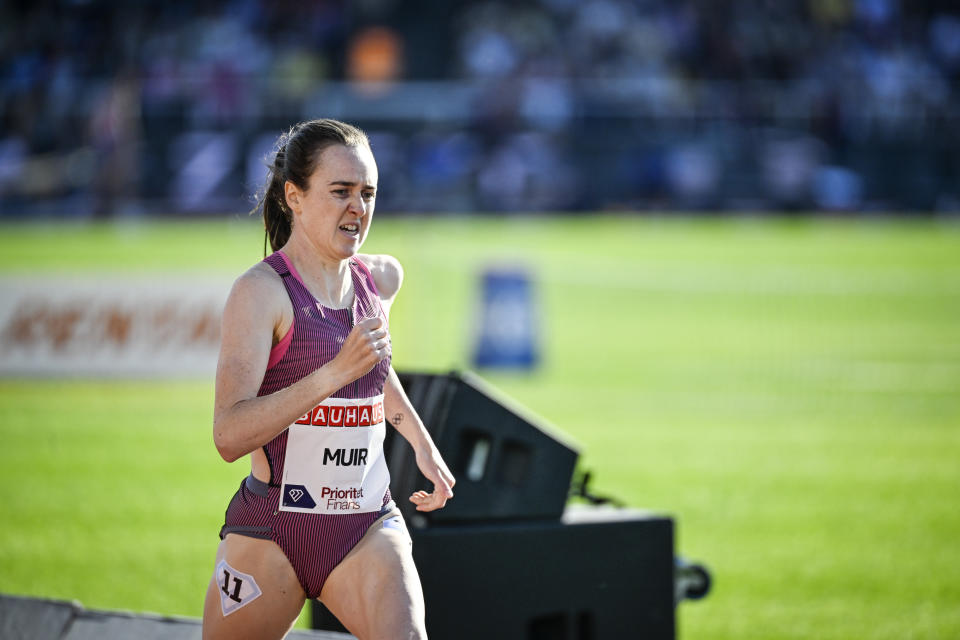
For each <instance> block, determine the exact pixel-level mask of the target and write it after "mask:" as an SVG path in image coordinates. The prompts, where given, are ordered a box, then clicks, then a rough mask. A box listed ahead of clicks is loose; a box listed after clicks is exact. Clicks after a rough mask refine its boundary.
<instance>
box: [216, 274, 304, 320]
mask: <svg viewBox="0 0 960 640" xmlns="http://www.w3.org/2000/svg"><path fill="white" fill-rule="evenodd" d="M287 306H289V303H288V298H287V295H286V289H285V288H284V286H283V281H281V280H280V276H278V275H277V273H276V272H275V271H274V270H273V269H271V268H270V267H269V266H268V265H266V264H264V263H262V262H261V263H258V264H255V265H254V266H252V267H250V268H249V269H247V270H246V271H245V272H244V273H243V274H242V275H241V276H240V277H239V278H237V279H236V281H234V283H233V287H232V288H231V289H230V295H229V297H228V298H227V304H226V307H225V308H224V320H229V319H230V317H231V316H235V315H238V316H247V317H249V318H251V319H254V318H256V319H259V320H260V321H264V320H268V321H269V322H270V323H272V324H274V325H277V324H278V323H279V321H280V320H281V318H282V316H283V312H284V310H285V308H286V307H287Z"/></svg>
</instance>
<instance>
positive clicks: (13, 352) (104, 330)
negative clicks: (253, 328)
mask: <svg viewBox="0 0 960 640" xmlns="http://www.w3.org/2000/svg"><path fill="white" fill-rule="evenodd" d="M231 284H232V279H192V278H189V277H187V276H182V275H181V276H176V277H162V276H149V277H146V276H138V277H126V278H123V277H116V276H104V277H97V276H93V275H91V276H85V277H83V278H79V277H78V278H52V277H43V278H35V277H23V278H14V277H9V276H6V277H4V278H0V375H4V376H104V377H127V376H133V377H151V376H163V377H170V376H174V377H180V376H182V377H212V376H213V374H214V372H215V369H216V362H217V353H218V350H219V346H220V317H221V313H222V310H223V304H224V302H225V301H226V297H227V294H228V293H229V291H230V286H231Z"/></svg>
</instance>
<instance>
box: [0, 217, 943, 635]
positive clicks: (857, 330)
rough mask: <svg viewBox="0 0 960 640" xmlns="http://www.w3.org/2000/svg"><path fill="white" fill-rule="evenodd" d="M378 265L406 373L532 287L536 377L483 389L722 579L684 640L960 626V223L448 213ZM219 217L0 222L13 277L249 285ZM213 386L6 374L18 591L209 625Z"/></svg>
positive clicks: (374, 241) (242, 223)
mask: <svg viewBox="0 0 960 640" xmlns="http://www.w3.org/2000/svg"><path fill="white" fill-rule="evenodd" d="M365 250H366V251H369V252H386V253H392V254H394V255H396V256H397V257H399V258H400V260H401V261H402V262H403V264H404V266H405V269H406V280H405V284H404V287H403V290H402V293H401V296H400V297H399V298H398V301H397V303H396V305H395V306H394V310H393V312H392V318H391V331H392V334H393V338H394V363H395V366H396V368H398V369H401V370H402V369H408V370H428V371H446V370H450V369H459V368H464V367H467V366H469V360H470V346H471V337H472V334H473V330H474V326H475V316H476V312H477V309H476V305H477V301H478V289H477V285H478V274H479V273H480V271H481V270H482V269H483V268H485V267H487V266H491V265H502V264H513V265H519V266H522V267H524V268H527V269H528V270H529V271H530V272H531V273H532V274H533V275H534V277H535V281H536V284H537V295H538V303H539V305H538V306H539V309H540V321H541V327H542V335H541V340H542V345H543V354H544V358H543V364H542V366H541V367H540V368H539V369H538V370H537V371H536V372H534V373H532V374H529V375H523V374H506V373H494V372H484V373H483V375H484V377H486V378H487V379H488V380H490V381H491V382H492V383H493V384H494V385H495V386H497V387H499V388H501V389H502V390H503V391H505V392H506V393H507V394H508V395H510V396H512V397H513V398H514V399H515V400H517V401H518V402H520V403H521V404H524V405H526V406H527V407H529V408H530V409H532V410H533V411H534V412H536V413H538V414H540V415H542V416H543V417H545V418H546V419H547V420H549V421H550V422H552V423H553V424H554V425H556V426H557V427H558V428H560V429H561V430H562V431H564V432H566V433H567V434H569V435H571V436H572V437H573V438H574V440H575V441H577V442H578V443H579V444H580V446H581V447H582V453H583V455H582V456H581V466H582V467H583V468H584V469H589V470H591V471H592V472H593V474H594V478H595V480H594V486H593V489H594V490H595V491H596V492H597V493H600V494H610V495H614V496H616V497H619V498H620V499H622V500H623V501H625V502H626V503H628V504H629V505H631V506H637V507H642V508H648V509H653V510H656V511H662V512H666V513H669V514H671V515H673V516H674V517H675V518H676V524H677V529H678V535H677V549H678V551H679V552H680V553H682V554H684V555H687V556H689V557H691V558H695V559H699V560H702V561H704V562H705V563H706V564H707V565H708V566H709V567H710V568H711V570H712V571H713V574H714V579H715V584H714V591H713V592H712V593H711V594H710V595H709V596H708V597H707V598H706V599H705V600H703V601H699V602H688V603H683V604H682V605H681V606H680V607H679V610H678V611H679V615H678V622H679V627H680V637H681V638H687V639H690V638H697V639H701V638H705V639H727V638H729V639H733V638H737V639H743V638H757V639H760V638H836V639H837V640H840V639H848V638H889V639H894V638H896V639H901V638H952V637H960V606H958V604H960V546H958V545H957V544H956V540H957V538H958V535H960V510H958V509H957V500H956V498H955V493H956V489H957V487H958V486H960V465H958V463H957V461H958V460H960V331H958V329H960V226H958V225H957V224H956V223H950V222H942V221H935V220H909V219H888V220H883V219H881V220H851V219H824V218H821V219H806V218H789V219H787V218H764V219H758V218H742V217H732V218H660V217H640V216H636V217H628V216H600V215H598V216H580V217H505V218H471V217H454V218H429V217H411V218H400V219H390V218H389V217H386V216H383V217H381V218H380V219H378V220H377V221H376V223H375V224H374V227H373V230H372V232H371V235H370V238H369V239H368V241H367V245H366V246H365ZM261 256H262V233H261V232H260V231H259V230H258V228H257V227H256V225H255V224H252V223H251V222H250V221H248V220H245V219H242V218H240V217H238V218H236V219H232V220H227V221H203V222H176V223H172V222H153V221H146V222H132V223H123V224H117V225H74V224H62V225H61V224H43V225H6V226H4V227H0V275H3V276H5V277H10V276H17V275H20V276H22V277H26V278H29V277H30V275H31V274H32V273H37V272H39V273H43V274H46V275H49V274H56V273H63V274H67V273H70V274H77V273H81V274H82V273H84V272H87V273H91V274H93V273H100V272H104V271H110V270H119V271H123V272H138V273H141V274H152V273H156V274H158V277H160V276H161V275H162V274H165V273H180V274H190V273H196V272H198V271H204V272H210V271H212V272H216V273H218V274H224V275H225V276H234V275H237V274H239V273H240V272H241V271H242V270H243V269H245V268H246V267H247V266H249V265H250V264H252V263H253V262H255V261H257V260H258V259H259V258H260V257H261ZM211 407H212V381H210V380H194V381H119V380H118V381H98V380H66V379H61V380H0V438H2V442H3V446H2V448H0V487H2V488H0V591H2V592H7V593H25V594H34V595H43V596H48V597H58V598H77V599H79V600H81V601H82V602H83V603H84V604H85V605H86V606H90V607H102V608H122V609H131V610H138V611H156V612H161V613H168V614H178V615H188V616H199V615H200V609H201V603H202V594H203V591H204V588H205V585H206V581H207V579H208V576H209V572H210V570H211V568H212V559H213V552H214V549H215V547H216V544H217V538H216V532H217V530H218V528H219V525H220V523H221V518H222V514H223V509H224V508H225V506H226V502H227V500H228V499H229V496H230V495H231V494H232V492H233V491H234V489H235V487H236V485H237V484H238V483H239V481H240V479H241V478H242V476H243V475H244V474H245V468H244V464H243V463H238V464H234V465H227V464H226V463H223V462H222V461H221V460H220V459H219V457H218V456H217V454H216V452H215V450H214V448H213V446H212V442H211V437H210V416H211Z"/></svg>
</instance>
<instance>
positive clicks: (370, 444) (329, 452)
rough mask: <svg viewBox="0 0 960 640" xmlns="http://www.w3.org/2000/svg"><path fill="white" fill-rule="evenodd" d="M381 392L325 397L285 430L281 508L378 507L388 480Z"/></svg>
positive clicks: (344, 510)
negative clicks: (365, 394) (378, 393)
mask: <svg viewBox="0 0 960 640" xmlns="http://www.w3.org/2000/svg"><path fill="white" fill-rule="evenodd" d="M385 435H386V423H385V422H384V418H383V395H382V394H381V395H378V396H374V397H372V398H363V399H345V398H328V399H326V400H324V401H323V402H322V403H320V404H319V405H317V406H316V407H314V408H313V409H311V410H310V411H308V412H307V413H305V414H304V415H302V416H301V417H300V419H299V420H297V421H296V422H294V423H293V424H291V425H290V426H289V427H288V429H287V453H286V458H285V459H284V463H283V491H282V492H281V494H280V510H281V511H297V512H301V513H325V514H331V513H340V514H343V513H367V512H370V511H379V510H380V508H381V507H382V506H383V496H384V494H385V493H386V491H387V487H388V486H389V485H390V472H389V470H388V469H387V462H386V460H385V459H384V457H383V439H384V436H385Z"/></svg>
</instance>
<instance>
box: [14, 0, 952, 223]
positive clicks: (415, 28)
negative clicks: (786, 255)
mask: <svg viewBox="0 0 960 640" xmlns="http://www.w3.org/2000/svg"><path fill="white" fill-rule="evenodd" d="M958 80H960V8H958V7H957V5H956V2H954V1H947V0H942V1H939V2H937V1H930V2H907V1H906V0H524V1H510V2H508V1H503V2H484V1H464V0H447V1H444V0H407V1H404V2H401V1H400V0H354V1H352V2H347V1H346V0H339V1H330V0H318V1H314V2H299V1H294V0H280V1H268V0H206V1H203V2H182V1H177V0H166V1H163V2H159V1H155V0H140V1H138V2H132V3H130V2H119V1H116V0H114V1H109V2H107V1H98V0H61V1H59V2H56V1H43V0H35V1H33V2H5V3H3V4H0V215H3V216H5V217H17V216H25V215H61V216H76V217H90V216H117V215H136V214H141V213H150V214H160V213H170V214H200V213H203V214H207V213H222V212H237V211H243V210H245V209H249V208H250V206H251V199H250V198H251V194H252V193H253V192H254V191H255V190H256V188H257V186H258V184H259V183H260V182H261V180H262V177H263V175H264V162H263V159H264V156H265V154H267V153H269V151H270V144H271V143H272V141H273V140H274V139H275V138H276V136H277V135H278V133H279V132H280V131H281V130H282V129H284V128H285V127H287V126H289V125H290V124H292V123H294V122H296V121H299V120H302V119H308V118H315V117H324V116H330V117H337V118H341V119H344V120H348V121H350V122H354V123H356V124H359V125H360V126H362V127H364V128H365V129H366V130H367V131H368V133H369V134H370V136H371V139H372V143H373V147H374V152H375V154H376V156H377V160H378V163H379V165H380V173H381V189H380V197H379V210H380V211H381V212H383V211H385V210H386V211H397V212H403V211H409V212H419V211H441V212H463V211H510V212H513V211H571V210H591V211H592V210H603V209H617V210H668V209H697V210H704V209H707V210H738V211H742V210H751V211H765V210H794V211H807V210H827V211H869V210H883V211H947V212H948V211H957V210H960V94H958V91H960V83H958Z"/></svg>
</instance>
